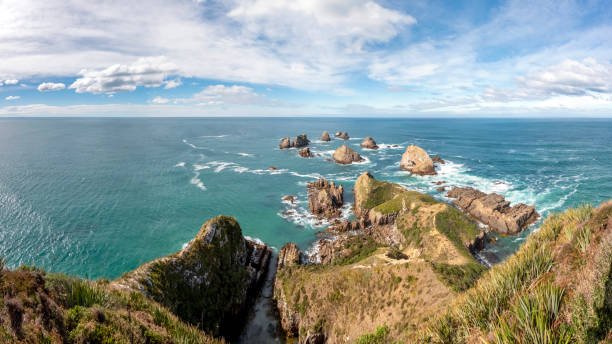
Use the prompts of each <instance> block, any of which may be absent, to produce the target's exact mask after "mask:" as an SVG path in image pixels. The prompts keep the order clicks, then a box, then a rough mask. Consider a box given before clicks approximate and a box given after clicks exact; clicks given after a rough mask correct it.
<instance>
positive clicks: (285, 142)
mask: <svg viewBox="0 0 612 344" xmlns="http://www.w3.org/2000/svg"><path fill="white" fill-rule="evenodd" d="M291 147H293V146H292V145H291V138H290V137H289V136H287V137H285V138H282V139H281V142H280V145H278V148H280V149H288V148H291Z"/></svg>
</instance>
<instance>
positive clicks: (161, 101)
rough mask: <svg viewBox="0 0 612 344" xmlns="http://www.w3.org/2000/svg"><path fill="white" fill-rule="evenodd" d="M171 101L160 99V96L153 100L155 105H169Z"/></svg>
mask: <svg viewBox="0 0 612 344" xmlns="http://www.w3.org/2000/svg"><path fill="white" fill-rule="evenodd" d="M169 101H170V100H169V99H167V98H163V97H160V96H157V97H155V98H153V100H152V102H153V103H154V104H167V103H168V102H169Z"/></svg>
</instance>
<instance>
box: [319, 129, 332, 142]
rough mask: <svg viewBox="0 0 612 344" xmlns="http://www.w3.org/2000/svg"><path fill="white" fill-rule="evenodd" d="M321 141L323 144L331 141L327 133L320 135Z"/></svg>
mask: <svg viewBox="0 0 612 344" xmlns="http://www.w3.org/2000/svg"><path fill="white" fill-rule="evenodd" d="M321 141H324V142H328V141H331V138H330V137H329V133H328V132H327V131H324V132H323V134H322V135H321Z"/></svg>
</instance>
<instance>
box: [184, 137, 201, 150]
mask: <svg viewBox="0 0 612 344" xmlns="http://www.w3.org/2000/svg"><path fill="white" fill-rule="evenodd" d="M183 143H184V144H186V145H187V146H189V147H191V148H193V149H204V147H198V146H196V145H194V144H193V143H191V142H189V141H187V139H183Z"/></svg>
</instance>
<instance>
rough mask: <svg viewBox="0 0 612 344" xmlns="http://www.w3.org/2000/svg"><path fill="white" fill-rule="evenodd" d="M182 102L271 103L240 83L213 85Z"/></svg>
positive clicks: (206, 103)
mask: <svg viewBox="0 0 612 344" xmlns="http://www.w3.org/2000/svg"><path fill="white" fill-rule="evenodd" d="M180 101H181V102H192V103H197V104H198V105H222V104H225V105H271V104H272V103H273V102H272V101H271V100H269V99H268V98H266V97H264V96H262V95H260V94H258V93H255V91H254V90H253V89H252V88H250V87H247V86H240V85H232V86H225V85H211V86H207V87H206V88H204V89H203V90H202V91H200V92H198V93H196V94H194V95H193V97H191V98H189V99H181V100H180Z"/></svg>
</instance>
